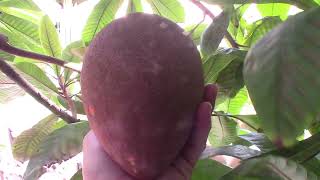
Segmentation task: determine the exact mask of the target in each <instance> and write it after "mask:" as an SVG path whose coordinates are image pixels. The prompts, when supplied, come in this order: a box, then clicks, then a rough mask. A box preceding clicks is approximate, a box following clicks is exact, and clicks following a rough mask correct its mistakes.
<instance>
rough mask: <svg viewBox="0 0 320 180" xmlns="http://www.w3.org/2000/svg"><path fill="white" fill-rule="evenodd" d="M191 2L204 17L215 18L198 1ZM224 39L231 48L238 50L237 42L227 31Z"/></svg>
mask: <svg viewBox="0 0 320 180" xmlns="http://www.w3.org/2000/svg"><path fill="white" fill-rule="evenodd" d="M191 2H192V3H193V4H194V5H196V6H197V7H198V8H199V9H201V10H202V11H203V13H204V14H205V15H208V16H209V17H210V18H211V19H213V18H214V17H215V15H214V14H213V13H212V12H211V11H210V10H209V9H208V8H207V7H206V6H205V5H203V4H202V3H201V2H199V1H198V0H191ZM225 37H226V39H227V40H228V41H229V43H230V44H231V46H232V47H233V48H239V46H238V44H237V42H236V41H235V40H234V39H233V38H232V36H231V34H230V33H229V32H228V31H227V32H226V34H225Z"/></svg>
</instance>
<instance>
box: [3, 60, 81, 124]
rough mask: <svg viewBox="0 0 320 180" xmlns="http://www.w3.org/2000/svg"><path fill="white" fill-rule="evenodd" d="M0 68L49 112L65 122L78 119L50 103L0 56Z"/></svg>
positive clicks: (72, 121) (73, 121)
mask: <svg viewBox="0 0 320 180" xmlns="http://www.w3.org/2000/svg"><path fill="white" fill-rule="evenodd" d="M0 70H1V71H2V72H3V73H4V74H5V75H7V76H8V77H9V78H10V79H11V80H12V81H14V82H15V83H17V84H18V85H19V86H20V87H21V88H22V89H23V90H25V91H26V92H27V93H28V94H29V95H31V96H32V97H33V98H34V99H35V100H36V101H38V102H39V103H40V104H42V105H44V106H45V107H46V108H48V109H49V110H50V111H51V112H53V113H54V114H56V115H57V116H58V117H60V118H61V119H63V120H64V121H66V122H67V123H75V122H78V121H79V120H78V119H76V118H74V117H72V116H70V115H69V114H68V113H66V112H64V110H63V109H61V108H59V107H58V106H56V105H55V104H53V103H51V102H50V100H49V99H47V98H46V97H45V96H44V95H42V94H41V93H40V92H38V91H37V90H36V89H34V88H33V87H32V86H31V85H30V84H29V83H28V82H27V81H26V80H24V79H23V78H22V77H21V76H20V75H19V74H18V73H17V72H16V71H15V70H14V69H13V68H12V67H11V66H10V65H9V64H8V63H7V62H5V60H3V59H1V58H0Z"/></svg>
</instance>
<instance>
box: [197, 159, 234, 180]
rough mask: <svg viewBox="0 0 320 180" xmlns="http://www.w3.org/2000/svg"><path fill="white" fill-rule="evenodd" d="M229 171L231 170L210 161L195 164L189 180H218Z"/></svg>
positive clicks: (204, 160)
mask: <svg viewBox="0 0 320 180" xmlns="http://www.w3.org/2000/svg"><path fill="white" fill-rule="evenodd" d="M229 171H231V168H229V167H228V166H225V165H223V164H221V163H219V162H217V161H214V160H211V159H203V160H200V161H198V162H197V164H196V166H195V167H194V169H193V171H192V177H191V180H218V179H220V177H222V176H223V175H225V174H226V173H228V172H229Z"/></svg>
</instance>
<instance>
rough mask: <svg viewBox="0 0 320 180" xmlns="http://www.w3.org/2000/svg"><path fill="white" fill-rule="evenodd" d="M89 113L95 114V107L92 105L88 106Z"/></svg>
mask: <svg viewBox="0 0 320 180" xmlns="http://www.w3.org/2000/svg"><path fill="white" fill-rule="evenodd" d="M88 115H89V116H94V115H95V110H94V107H93V106H91V105H89V106H88Z"/></svg>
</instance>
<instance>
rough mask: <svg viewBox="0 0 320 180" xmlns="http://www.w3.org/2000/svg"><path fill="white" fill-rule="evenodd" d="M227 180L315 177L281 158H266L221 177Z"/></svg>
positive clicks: (242, 165)
mask: <svg viewBox="0 0 320 180" xmlns="http://www.w3.org/2000/svg"><path fill="white" fill-rule="evenodd" d="M221 179H228V180H248V179H250V180H251V179H252V180H294V179H308V180H317V179H318V178H317V176H316V175H315V174H314V173H312V172H308V171H307V170H306V169H305V168H304V167H303V166H301V165H300V164H297V163H296V162H294V161H291V160H287V159H285V158H282V157H275V156H268V157H263V158H256V159H250V160H247V161H245V162H243V163H242V164H241V165H240V166H238V167H237V168H235V169H234V170H232V171H231V172H230V173H228V174H226V175H225V176H223V177H222V178H221Z"/></svg>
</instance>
